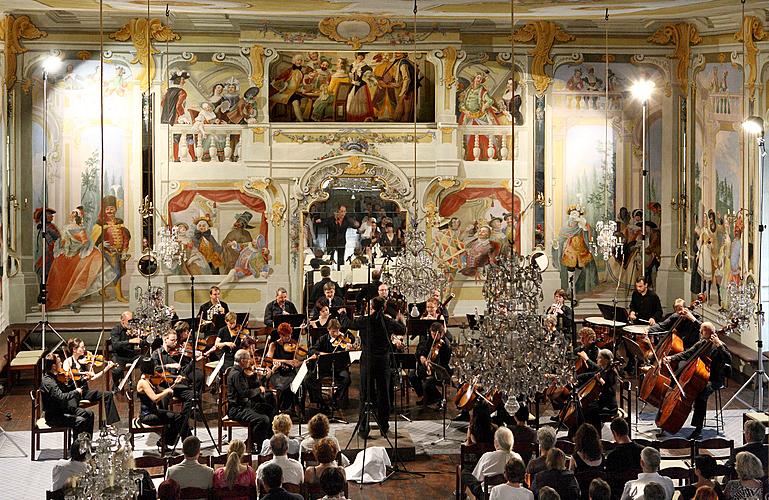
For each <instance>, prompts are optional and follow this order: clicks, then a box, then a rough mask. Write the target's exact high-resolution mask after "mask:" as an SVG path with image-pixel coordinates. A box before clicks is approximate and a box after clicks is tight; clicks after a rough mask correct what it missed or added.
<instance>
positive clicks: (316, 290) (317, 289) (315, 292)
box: [308, 278, 342, 307]
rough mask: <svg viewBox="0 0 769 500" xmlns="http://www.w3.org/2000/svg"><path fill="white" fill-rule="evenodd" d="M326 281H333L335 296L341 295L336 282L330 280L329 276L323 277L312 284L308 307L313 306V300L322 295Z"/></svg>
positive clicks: (315, 300)
mask: <svg viewBox="0 0 769 500" xmlns="http://www.w3.org/2000/svg"><path fill="white" fill-rule="evenodd" d="M326 283H333V284H334V286H336V291H335V292H334V296H335V297H341V296H342V289H341V288H340V287H339V284H338V283H337V282H335V281H332V280H331V278H323V279H321V280H320V281H318V282H317V283H315V284H314V285H313V286H312V292H311V293H310V303H309V304H308V305H309V306H310V307H315V302H317V301H318V299H319V298H321V297H323V287H324V286H326Z"/></svg>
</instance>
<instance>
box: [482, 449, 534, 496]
mask: <svg viewBox="0 0 769 500" xmlns="http://www.w3.org/2000/svg"><path fill="white" fill-rule="evenodd" d="M525 474H526V466H525V465H523V461H522V460H519V459H517V458H515V457H513V458H511V459H509V460H508V461H507V463H506V464H505V479H506V480H507V482H506V483H504V484H499V485H497V486H494V487H493V488H492V489H491V494H490V495H489V500H534V493H532V492H531V490H528V489H526V487H525V486H524V485H523V478H524V475H525Z"/></svg>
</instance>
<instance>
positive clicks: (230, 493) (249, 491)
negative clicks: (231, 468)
mask: <svg viewBox="0 0 769 500" xmlns="http://www.w3.org/2000/svg"><path fill="white" fill-rule="evenodd" d="M243 497H247V498H249V499H255V498H256V486H253V485H252V486H237V485H236V486H233V487H232V488H214V489H213V491H212V492H211V498H212V499H215V500H219V499H221V500H225V499H229V498H243Z"/></svg>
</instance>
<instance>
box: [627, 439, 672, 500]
mask: <svg viewBox="0 0 769 500" xmlns="http://www.w3.org/2000/svg"><path fill="white" fill-rule="evenodd" d="M641 470H642V471H643V472H641V473H640V474H638V479H633V480H632V481H628V482H627V483H625V489H624V490H622V500H643V499H644V488H645V487H646V485H647V484H649V483H657V484H660V485H661V486H662V487H663V488H664V490H665V499H666V500H670V499H671V498H673V491H675V487H674V486H673V480H672V479H670V478H669V477H664V476H660V474H659V470H660V452H659V451H658V450H655V449H654V448H652V447H650V446H647V447H646V448H644V449H643V450H641Z"/></svg>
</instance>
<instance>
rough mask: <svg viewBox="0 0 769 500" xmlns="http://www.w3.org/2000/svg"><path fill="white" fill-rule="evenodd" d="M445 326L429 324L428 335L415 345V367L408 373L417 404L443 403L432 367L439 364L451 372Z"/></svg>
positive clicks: (449, 343)
mask: <svg viewBox="0 0 769 500" xmlns="http://www.w3.org/2000/svg"><path fill="white" fill-rule="evenodd" d="M445 333H446V327H445V326H443V323H440V322H437V321H436V322H435V323H433V324H432V325H430V335H429V336H424V337H423V338H422V339H421V340H420V341H419V345H418V346H417V351H416V356H417V361H418V364H417V367H416V370H412V371H411V373H410V374H409V382H410V383H411V386H412V387H413V388H414V392H416V393H417V396H419V398H420V400H419V401H417V404H418V405H423V406H427V405H431V404H434V403H437V402H439V401H440V402H441V404H445V402H444V401H443V400H442V397H441V391H440V390H438V384H439V381H438V379H437V378H436V376H435V370H434V369H433V367H434V366H435V365H439V366H441V367H442V368H444V369H445V370H446V371H448V372H449V374H451V368H450V367H449V362H450V361H451V342H450V341H449V340H448V338H446V336H445Z"/></svg>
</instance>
